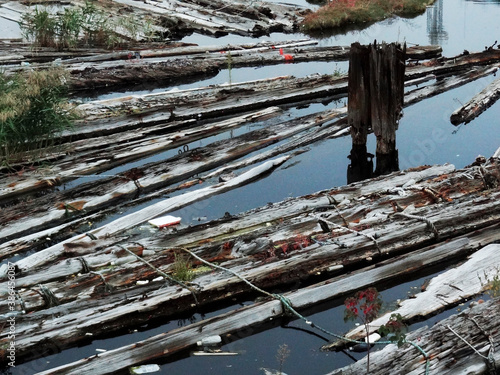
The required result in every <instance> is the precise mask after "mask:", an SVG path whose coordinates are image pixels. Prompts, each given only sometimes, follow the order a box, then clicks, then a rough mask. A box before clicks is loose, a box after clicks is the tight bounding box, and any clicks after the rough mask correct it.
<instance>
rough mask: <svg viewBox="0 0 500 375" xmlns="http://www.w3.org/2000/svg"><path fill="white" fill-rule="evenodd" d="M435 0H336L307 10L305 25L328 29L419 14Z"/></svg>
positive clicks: (307, 29) (316, 28) (317, 28)
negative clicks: (316, 8)
mask: <svg viewBox="0 0 500 375" xmlns="http://www.w3.org/2000/svg"><path fill="white" fill-rule="evenodd" d="M433 2H434V0H333V1H329V2H328V4H326V5H324V6H322V7H321V8H319V9H318V10H317V11H316V12H314V13H310V14H308V15H307V16H306V17H305V19H304V21H303V23H302V28H303V31H305V32H313V31H321V30H329V29H334V28H338V27H342V26H346V25H349V24H356V25H359V24H363V23H370V22H376V21H379V20H382V19H384V18H387V17H390V16H392V15H401V16H411V15H416V14H420V13H422V12H424V11H425V8H426V7H427V6H428V5H429V4H431V3H433Z"/></svg>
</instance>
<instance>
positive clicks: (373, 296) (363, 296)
mask: <svg viewBox="0 0 500 375" xmlns="http://www.w3.org/2000/svg"><path fill="white" fill-rule="evenodd" d="M344 305H345V308H346V309H345V311H344V321H346V322H347V321H350V320H360V321H361V322H362V323H363V325H364V326H365V331H366V345H367V348H368V353H367V362H366V373H367V374H368V373H369V372H370V339H369V336H370V323H371V322H372V321H373V320H374V319H375V318H376V317H377V315H378V313H379V311H380V308H381V307H382V299H381V298H380V295H379V293H378V291H377V289H375V288H368V289H366V290H360V291H358V292H356V294H355V295H354V297H349V298H347V299H346V300H345V301H344Z"/></svg>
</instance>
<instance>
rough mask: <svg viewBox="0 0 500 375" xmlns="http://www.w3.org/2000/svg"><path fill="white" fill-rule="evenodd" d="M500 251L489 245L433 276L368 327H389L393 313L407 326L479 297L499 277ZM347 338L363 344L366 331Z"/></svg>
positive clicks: (342, 343)
mask: <svg viewBox="0 0 500 375" xmlns="http://www.w3.org/2000/svg"><path fill="white" fill-rule="evenodd" d="M499 250H500V245H497V244H492V245H488V246H486V247H484V248H482V249H481V250H479V251H477V252H475V253H474V254H472V255H471V256H470V257H469V259H468V261H467V262H465V263H464V264H462V265H460V266H458V267H456V268H453V269H451V270H449V271H446V272H444V273H442V274H440V275H438V276H436V277H434V278H433V279H432V280H431V281H430V282H429V284H427V285H426V286H425V290H423V291H422V292H421V293H418V294H416V295H415V298H410V299H407V300H404V301H402V302H401V303H400V305H399V307H398V308H397V309H396V310H393V311H389V312H386V313H384V314H383V315H382V316H380V317H378V318H377V319H375V320H373V321H372V322H371V323H370V324H369V326H370V333H373V332H376V331H377V330H378V329H379V328H380V326H381V325H383V324H386V323H387V322H388V320H389V318H390V316H391V315H392V314H400V315H401V317H402V318H403V321H404V322H407V323H408V322H412V321H415V320H416V319H420V318H422V317H426V316H429V315H432V314H435V313H436V312H438V311H442V310H443V309H445V308H446V307H447V306H450V305H451V306H453V305H456V304H458V303H459V302H461V301H464V300H467V299H468V298H470V297H472V296H476V295H478V294H480V293H481V292H483V291H484V290H485V289H486V288H488V287H489V286H488V280H489V281H491V280H493V278H494V277H495V276H496V275H498V267H499V264H500V257H499V256H498V253H499ZM345 337H347V338H350V339H353V340H358V341H363V340H364V338H365V337H366V331H365V329H364V327H363V328H359V327H358V328H356V329H353V330H351V331H350V332H348V333H347V334H346V335H345ZM346 344H347V343H346V342H345V341H336V342H334V343H332V344H328V345H324V346H323V349H324V350H336V349H341V348H344V347H345V346H346Z"/></svg>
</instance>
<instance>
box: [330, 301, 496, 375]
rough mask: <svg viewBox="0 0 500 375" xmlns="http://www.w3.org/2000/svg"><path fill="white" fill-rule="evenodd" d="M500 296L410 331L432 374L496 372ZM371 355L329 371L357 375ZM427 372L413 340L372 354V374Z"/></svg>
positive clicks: (410, 374)
mask: <svg viewBox="0 0 500 375" xmlns="http://www.w3.org/2000/svg"><path fill="white" fill-rule="evenodd" d="M499 303H500V301H499V298H498V297H497V298H494V299H491V300H489V301H487V302H485V303H482V304H474V305H473V306H471V307H470V308H468V309H465V310H464V311H462V312H461V313H459V314H455V315H452V316H450V317H448V318H446V319H444V320H442V321H440V322H438V323H436V324H434V325H433V326H432V327H427V326H426V327H422V328H419V329H417V330H415V331H413V332H410V333H409V334H408V335H407V341H408V342H414V343H416V344H417V345H418V347H419V348H421V350H422V351H423V352H424V353H425V354H426V355H427V356H428V359H429V373H430V374H443V375H454V374H473V375H482V374H495V373H497V372H498V368H499V367H500V351H499V349H500V344H499V343H500V335H499V333H500V330H499V329H498V325H499V321H498V316H499V315H498V308H499ZM366 361H367V358H366V357H364V358H363V359H361V360H359V361H358V362H356V363H354V364H352V365H350V366H348V367H344V368H341V369H338V370H335V371H332V372H330V373H328V375H340V374H342V375H357V374H361V373H365V372H366V366H367V364H366ZM425 372H426V359H425V358H424V357H423V355H422V352H421V351H419V350H417V349H416V347H415V346H413V345H411V344H405V345H404V346H402V347H400V348H398V347H397V346H396V345H395V344H389V345H387V346H386V347H385V348H383V349H381V350H378V351H373V352H372V353H371V354H370V374H373V375H386V374H408V375H417V374H424V373H425Z"/></svg>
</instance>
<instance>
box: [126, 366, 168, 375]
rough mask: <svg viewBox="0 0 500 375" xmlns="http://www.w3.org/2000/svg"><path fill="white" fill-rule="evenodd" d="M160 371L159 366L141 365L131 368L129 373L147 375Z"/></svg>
mask: <svg viewBox="0 0 500 375" xmlns="http://www.w3.org/2000/svg"><path fill="white" fill-rule="evenodd" d="M158 371H160V366H158V365H143V366H134V367H131V368H130V370H129V372H130V373H131V374H133V375H135V374H149V373H152V372H158Z"/></svg>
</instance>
